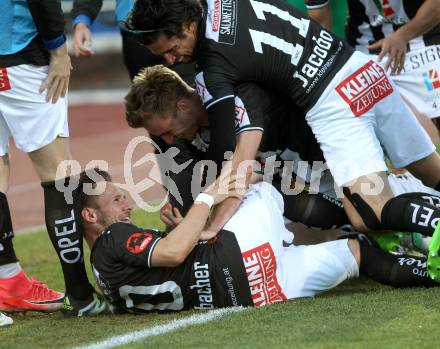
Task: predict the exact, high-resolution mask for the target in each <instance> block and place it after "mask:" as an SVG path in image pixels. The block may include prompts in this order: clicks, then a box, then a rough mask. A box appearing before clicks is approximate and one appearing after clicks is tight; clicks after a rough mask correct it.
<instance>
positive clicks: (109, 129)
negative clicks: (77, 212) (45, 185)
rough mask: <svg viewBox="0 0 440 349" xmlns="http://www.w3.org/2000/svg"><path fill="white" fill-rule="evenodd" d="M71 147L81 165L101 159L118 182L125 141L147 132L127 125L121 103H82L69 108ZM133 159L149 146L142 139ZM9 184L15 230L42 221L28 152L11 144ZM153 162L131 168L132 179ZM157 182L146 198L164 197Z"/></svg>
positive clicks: (138, 177) (41, 205)
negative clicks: (142, 142) (82, 104)
mask: <svg viewBox="0 0 440 349" xmlns="http://www.w3.org/2000/svg"><path fill="white" fill-rule="evenodd" d="M69 125H70V148H71V152H72V155H73V158H74V159H75V160H78V161H79V163H80V164H81V167H82V168H83V169H84V168H85V165H86V164H87V163H89V161H91V160H104V161H106V162H107V163H108V164H109V172H110V173H111V174H112V176H113V179H114V180H115V181H116V182H118V183H125V181H124V179H123V171H124V170H123V164H124V152H125V149H126V147H127V144H128V143H129V142H130V141H131V140H132V139H133V138H134V137H136V136H146V135H147V133H146V131H145V130H143V129H137V130H135V129H131V128H129V127H128V126H127V124H126V121H125V115H124V110H123V105H122V103H119V104H112V105H84V106H73V107H70V108H69ZM136 149H137V150H136V152H135V153H134V156H133V159H134V161H136V160H138V159H139V158H141V157H142V156H144V155H145V154H146V153H147V152H151V151H152V148H151V147H148V146H147V145H146V144H145V143H144V144H143V145H142V146H139V147H138V148H136ZM10 155H11V186H10V189H9V192H8V201H9V205H10V210H11V214H12V221H13V225H14V230H15V231H23V230H27V229H30V228H34V227H38V226H42V225H44V202H43V190H42V188H41V185H40V181H39V179H38V177H37V175H36V173H35V171H34V170H33V167H32V163H31V162H30V160H29V158H28V156H27V154H25V153H23V152H21V151H18V150H17V149H16V148H15V146H14V145H13V144H11V153H10ZM151 166H152V164H151V163H146V164H144V165H141V166H139V167H137V168H136V169H133V174H134V175H133V178H134V179H135V183H137V182H139V181H140V180H141V179H143V178H145V177H146V176H147V175H148V173H149V170H150V169H151ZM163 196H164V192H163V190H162V189H161V186H160V185H155V186H153V187H151V188H149V189H148V190H146V191H145V192H143V193H142V197H143V198H144V199H145V200H158V199H159V198H163Z"/></svg>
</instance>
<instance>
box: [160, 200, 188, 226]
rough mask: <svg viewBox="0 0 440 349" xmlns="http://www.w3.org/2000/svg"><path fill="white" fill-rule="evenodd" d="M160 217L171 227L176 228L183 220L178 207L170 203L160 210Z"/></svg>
mask: <svg viewBox="0 0 440 349" xmlns="http://www.w3.org/2000/svg"><path fill="white" fill-rule="evenodd" d="M160 219H161V220H162V222H164V223H165V224H166V225H167V226H168V227H169V228H171V229H174V228H175V227H177V226H178V225H179V223H180V222H181V221H182V220H183V217H182V214H181V213H180V211H179V209H178V208H177V207H172V206H171V205H170V204H166V205H165V206H163V207H162V208H161V210H160Z"/></svg>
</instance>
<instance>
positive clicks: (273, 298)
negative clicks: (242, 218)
mask: <svg viewBox="0 0 440 349" xmlns="http://www.w3.org/2000/svg"><path fill="white" fill-rule="evenodd" d="M242 257H243V262H244V267H245V269H246V275H247V278H248V281H249V288H250V291H251V297H252V300H253V302H254V305H255V306H256V307H258V306H262V305H265V304H273V303H278V302H281V301H284V300H286V296H285V295H284V293H283V291H282V290H281V287H280V285H279V283H278V279H277V273H276V272H277V262H276V259H275V254H274V252H273V250H272V247H271V246H270V244H269V243H268V242H266V243H265V244H263V245H261V246H258V247H256V248H254V249H252V250H249V251H246V252H243V253H242Z"/></svg>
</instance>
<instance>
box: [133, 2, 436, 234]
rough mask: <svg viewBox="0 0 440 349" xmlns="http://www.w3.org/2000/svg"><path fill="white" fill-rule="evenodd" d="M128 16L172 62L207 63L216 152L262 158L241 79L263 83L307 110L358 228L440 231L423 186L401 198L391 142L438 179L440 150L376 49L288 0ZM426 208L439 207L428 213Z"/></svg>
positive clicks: (236, 160)
mask: <svg viewBox="0 0 440 349" xmlns="http://www.w3.org/2000/svg"><path fill="white" fill-rule="evenodd" d="M127 25H128V27H130V28H131V29H132V31H133V32H137V34H138V36H139V41H140V42H142V43H143V44H145V45H147V46H148V47H149V49H150V50H151V51H152V52H153V53H156V54H161V55H162V56H163V57H164V58H165V60H166V61H167V63H168V64H173V63H178V62H190V61H196V62H197V64H196V68H197V71H196V85H197V90H198V93H199V95H200V97H201V99H202V101H203V103H204V105H205V107H206V108H207V110H208V113H209V125H210V128H211V144H210V148H209V150H208V154H209V155H208V158H209V159H213V160H215V161H216V162H217V163H220V162H221V161H222V159H223V156H224V153H225V151H230V150H234V149H235V151H234V157H233V164H234V168H238V166H239V164H240V163H241V162H242V161H244V160H250V159H253V158H254V156H255V151H256V149H257V148H258V144H259V138H260V137H261V132H258V131H254V132H253V133H252V132H251V131H250V132H247V133H248V135H247V136H246V137H244V138H246V140H245V141H243V142H242V144H237V145H235V144H234V143H235V142H234V132H233V130H234V127H235V125H234V87H236V86H237V85H239V84H240V83H243V82H250V81H252V82H255V83H259V84H262V85H264V86H265V87H268V88H272V89H273V90H275V91H279V93H284V94H287V95H288V96H289V97H290V98H291V99H292V100H293V101H294V102H295V103H296V104H297V105H298V106H299V107H300V108H301V109H302V110H303V111H304V114H305V118H306V120H307V123H308V124H309V125H310V127H311V129H312V131H313V133H314V134H315V136H316V138H317V140H318V142H319V144H320V146H321V149H322V151H323V153H324V157H325V159H326V161H327V166H328V167H329V169H330V171H331V172H332V175H333V177H334V179H335V182H336V184H337V185H338V186H340V187H343V191H344V194H345V197H344V198H343V199H342V200H343V203H344V208H345V210H346V212H347V214H348V216H349V218H350V220H351V222H352V223H353V225H354V226H355V227H356V228H357V229H362V230H366V228H368V229H371V230H397V231H417V232H420V233H422V234H424V235H428V236H430V235H432V234H433V231H434V229H435V225H436V222H437V221H438V218H440V210H438V209H437V208H436V207H434V206H432V205H428V204H426V203H425V202H424V201H423V199H422V198H421V197H420V195H419V194H417V193H415V194H413V195H406V196H397V197H394V195H393V194H392V192H391V189H390V187H389V184H388V180H387V178H386V169H387V166H386V163H385V161H384V151H385V153H386V154H387V156H388V157H389V158H390V159H391V161H392V163H393V165H394V166H396V167H406V168H408V170H409V171H410V172H412V173H413V174H414V175H415V176H416V177H418V178H419V179H421V180H422V181H423V183H424V184H425V185H428V186H430V187H437V188H438V187H440V185H439V183H440V157H439V156H438V154H437V153H436V152H435V147H434V145H433V144H432V142H431V141H430V139H429V137H428V136H427V134H426V133H425V132H424V131H423V129H421V127H420V125H419V124H418V123H417V121H416V119H415V118H414V115H413V114H412V113H411V111H410V110H409V109H408V108H407V107H406V106H405V104H404V103H403V101H402V99H401V97H400V95H399V94H398V92H396V88H395V86H394V85H393V83H392V82H391V81H390V80H389V78H388V76H387V74H386V73H385V71H384V70H383V68H382V67H381V66H380V65H378V64H377V63H375V62H373V61H371V60H369V58H368V56H366V55H364V54H362V53H360V52H355V51H354V50H353V49H352V48H350V47H349V46H347V45H345V44H344V43H343V42H342V41H340V40H339V39H338V38H336V37H335V36H333V35H332V34H330V33H328V32H327V31H326V30H325V29H323V28H322V27H321V26H319V25H318V24H317V23H316V22H314V21H311V20H310V19H309V18H308V17H306V16H305V15H303V14H302V13H300V12H299V11H297V10H295V9H294V8H292V7H290V6H289V5H287V4H286V3H284V2H283V1H278V0H267V1H266V0H265V1H257V0H240V1H236V0H220V1H218V0H209V1H207V2H204V1H203V2H200V1H197V0H182V1H176V0H158V1H151V0H140V1H137V2H136V4H135V8H134V10H133V12H132V15H131V17H130V19H129V21H128V24H127ZM149 123H150V125H149V129H150V128H151V129H154V128H160V129H161V130H160V131H161V132H162V133H174V132H177V130H176V129H175V128H174V125H172V124H169V123H168V124H166V125H165V124H164V122H163V120H160V119H159V118H158V117H156V118H154V117H153V118H151V119H150V121H149ZM153 133H154V132H153ZM408 140H411V141H408ZM382 147H383V148H384V151H383V150H382ZM371 189H373V190H371ZM227 201H228V202H226V201H225V203H224V205H223V207H221V209H224V210H225V211H227V212H228V214H225V215H224V216H223V217H225V218H227V217H228V216H230V214H231V213H232V212H233V211H234V210H233V208H234V207H235V208H236V207H238V205H239V200H236V199H228V200H227ZM424 212H432V214H431V215H430V216H429V218H428V219H427V222H425V219H424V218H423V217H424V216H425V213H424ZM421 215H423V217H422V216H421ZM223 223H224V220H223V222H220V223H219V224H218V225H217V226H215V227H213V230H216V229H217V230H218V229H220V228H221V227H222V224H223Z"/></svg>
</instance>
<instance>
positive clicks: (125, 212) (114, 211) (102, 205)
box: [96, 182, 133, 227]
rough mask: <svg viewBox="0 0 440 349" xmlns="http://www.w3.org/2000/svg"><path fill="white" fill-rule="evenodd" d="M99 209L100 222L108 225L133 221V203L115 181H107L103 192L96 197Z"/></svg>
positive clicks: (97, 211)
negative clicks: (131, 216)
mask: <svg viewBox="0 0 440 349" xmlns="http://www.w3.org/2000/svg"><path fill="white" fill-rule="evenodd" d="M96 203H97V205H98V209H96V214H97V216H98V223H100V224H102V226H104V227H107V226H109V225H110V224H113V223H118V222H124V223H131V218H130V215H131V210H132V209H133V205H132V203H131V202H129V200H128V199H127V197H126V195H125V193H124V191H122V190H121V189H120V188H118V187H116V186H115V185H114V184H113V183H110V182H107V183H106V188H105V191H104V193H103V194H101V195H100V196H99V197H97V199H96Z"/></svg>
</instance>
